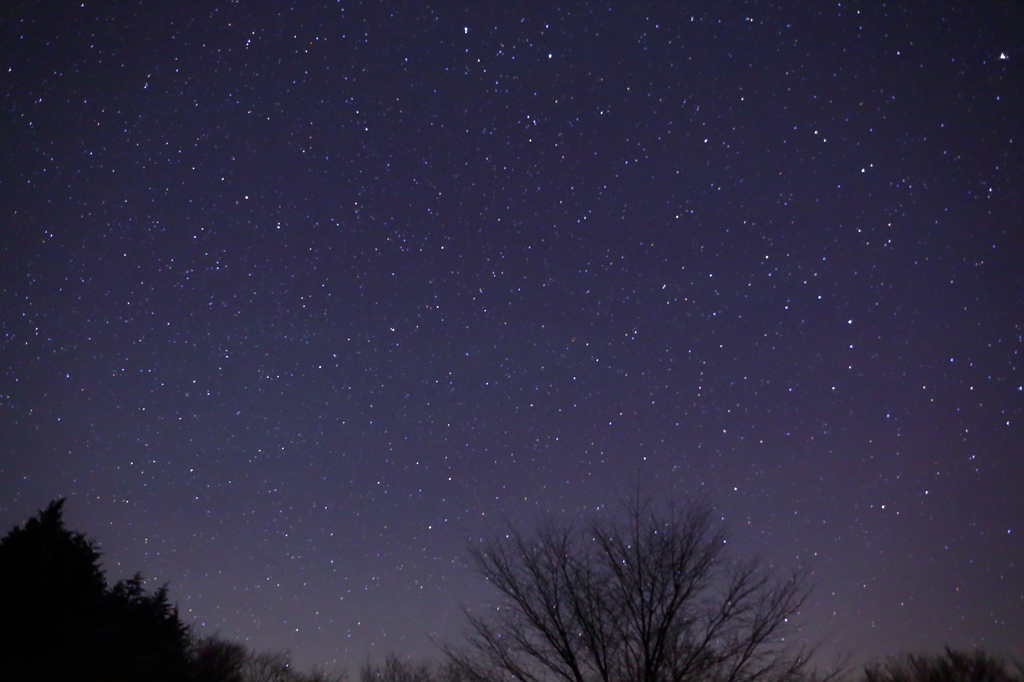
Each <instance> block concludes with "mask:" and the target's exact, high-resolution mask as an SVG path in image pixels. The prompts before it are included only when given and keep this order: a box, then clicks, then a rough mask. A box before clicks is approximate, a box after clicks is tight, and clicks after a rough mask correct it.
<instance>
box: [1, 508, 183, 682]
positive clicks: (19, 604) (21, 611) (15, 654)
mask: <svg viewBox="0 0 1024 682" xmlns="http://www.w3.org/2000/svg"><path fill="white" fill-rule="evenodd" d="M63 509H64V500H55V501H53V502H51V503H50V504H49V505H48V506H47V507H46V509H43V510H41V511H40V512H39V513H38V515H36V516H35V517H33V518H31V519H29V520H28V522H26V523H25V525H24V526H16V527H15V528H13V529H12V530H11V531H10V532H9V533H8V534H7V535H6V536H5V537H4V538H3V539H2V540H0V678H2V679H4V680H24V681H26V682H28V681H34V680H82V681H83V682H87V681H90V680H105V681H109V682H120V681H124V682H131V681H134V680H140V681H141V680H152V681H154V682H160V681H163V680H166V681H168V682H171V681H172V680H184V679H186V678H187V675H188V668H187V652H188V645H189V632H188V628H187V626H185V625H184V624H183V623H182V622H181V620H180V619H179V617H178V610H177V608H176V607H175V606H173V605H172V604H171V603H170V602H169V601H168V598H167V588H166V586H164V587H160V588H158V589H157V590H156V591H155V592H152V593H150V592H147V591H146V590H145V589H144V588H143V580H142V576H141V575H139V574H136V575H135V576H134V577H133V578H130V579H128V580H121V581H118V582H117V583H115V584H114V585H109V584H108V582H107V580H106V577H105V575H104V571H103V569H102V567H101V564H100V552H99V550H98V549H97V547H96V544H95V543H94V542H93V541H92V540H89V539H88V538H86V537H85V536H84V535H83V534H81V533H78V532H75V531H70V530H68V529H67V528H65V527H64V518H63Z"/></svg>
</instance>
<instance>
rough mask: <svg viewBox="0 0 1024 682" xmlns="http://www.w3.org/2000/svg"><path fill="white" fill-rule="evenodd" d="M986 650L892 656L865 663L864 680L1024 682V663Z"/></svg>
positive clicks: (947, 650)
mask: <svg viewBox="0 0 1024 682" xmlns="http://www.w3.org/2000/svg"><path fill="white" fill-rule="evenodd" d="M1013 667H1014V668H1016V670H1011V669H1010V668H1009V667H1008V666H1007V664H1006V661H1005V660H1003V659H1002V658H1000V657H998V656H994V655H992V654H988V653H986V652H984V651H982V650H980V649H979V650H977V651H974V652H972V653H967V652H964V651H957V650H956V649H952V648H950V647H948V646H947V647H946V648H945V650H944V651H943V653H941V654H931V655H928V654H903V655H900V656H890V657H888V658H886V659H884V660H882V661H880V662H876V663H872V664H870V665H867V666H865V668H864V675H863V680H864V682H1024V665H1021V663H1019V662H1017V661H1014V662H1013Z"/></svg>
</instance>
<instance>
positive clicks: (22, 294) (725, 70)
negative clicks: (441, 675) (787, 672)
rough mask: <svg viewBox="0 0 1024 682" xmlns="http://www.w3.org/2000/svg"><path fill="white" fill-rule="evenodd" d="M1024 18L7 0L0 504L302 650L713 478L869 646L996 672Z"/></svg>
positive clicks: (902, 8) (1013, 531) (429, 614)
mask: <svg viewBox="0 0 1024 682" xmlns="http://www.w3.org/2000/svg"><path fill="white" fill-rule="evenodd" d="M1022 44H1024V13H1022V10H1021V7H1020V6H1019V5H1017V4H1015V3H1010V2H998V1H995V0H993V1H991V2H978V3H945V2H935V3H910V4H904V3H867V2H842V3H835V2H831V3H795V2H780V3H768V2H740V1H737V2H723V3H704V2H700V3H689V4H680V3H640V4H636V3H633V4H631V3H617V2H610V3H597V4H593V3H569V4H558V3H555V4H551V3H500V4H497V5H492V4H486V3H485V4H472V3H466V4H462V3H454V2H452V3H412V4H401V3H393V2H365V3H358V2H353V3H345V2H336V3H335V2H331V3H327V2H324V3H298V4H285V3H270V2H260V1H254V2H249V1H247V0H235V1H230V2H221V1H218V2H211V3H206V4H203V5H202V6H199V5H193V4H188V3H185V4H178V3H151V2H117V3H114V2H106V1H100V2H89V1H88V0H87V1H86V2H84V3H82V2H78V3H67V2H57V1H55V2H46V3H25V2H20V3H12V4H10V5H9V6H7V7H5V8H4V9H2V10H0V112H2V123H0V136H2V137H0V139H2V144H0V149H2V154H0V159H2V161H0V216H2V218H0V301H2V305H0V327H2V332H3V335H2V340H0V522H2V523H3V526H4V530H5V531H6V530H7V529H9V528H10V527H11V526H13V525H14V524H17V523H21V522H23V521H24V520H25V519H26V518H28V517H29V516H30V515H31V514H33V513H34V512H35V511H36V510H37V509H39V508H41V507H43V506H45V505H46V503H47V502H48V501H49V500H50V499H53V498H56V497H62V496H66V497H68V498H69V499H68V503H67V506H66V516H67V519H68V522H69V525H70V526H71V527H73V528H77V529H79V530H82V531H84V532H86V533H87V534H89V535H90V536H92V537H95V538H97V539H98V540H99V541H100V544H101V546H102V549H103V551H104V560H105V566H106V569H107V574H108V577H110V578H113V579H116V578H120V577H125V576H127V575H130V574H131V573H133V572H134V571H136V570H141V571H143V573H144V574H145V575H146V576H147V577H148V578H151V579H154V580H156V581H159V582H163V581H170V593H171V597H172V599H175V600H177V602H178V604H179V606H180V608H181V611H182V613H183V615H184V616H185V617H186V618H187V619H188V620H189V621H190V622H195V623H197V624H200V625H201V627H202V628H203V629H204V631H208V632H220V633H221V634H222V635H224V636H226V637H229V638H237V639H240V640H243V641H245V642H247V643H248V644H250V645H252V646H254V647H256V648H269V649H289V650H290V651H291V652H292V654H293V656H294V658H295V660H296V661H297V662H298V663H299V664H300V665H303V666H305V665H308V664H312V663H332V662H335V663H338V664H341V665H347V666H350V667H355V666H358V665H359V664H360V663H362V662H364V661H365V660H366V659H367V657H368V656H369V657H370V658H372V659H376V658H378V657H380V656H382V655H384V654H385V653H388V652H390V651H395V652H397V653H399V654H400V655H408V656H413V657H418V656H433V655H436V648H435V647H434V645H433V644H432V643H431V638H433V639H434V640H435V641H439V640H441V639H444V638H454V637H457V636H458V634H459V632H460V630H461V627H462V624H463V615H462V612H461V607H462V606H466V607H469V608H474V607H478V606H479V605H481V604H482V603H484V602H485V601H486V599H487V598H488V596H489V592H488V591H487V589H486V586H485V585H481V584H479V582H477V581H476V579H475V578H474V577H473V576H472V574H471V573H470V571H469V570H468V568H467V567H466V565H465V562H464V558H465V557H464V548H465V546H466V543H467V541H469V540H470V539H471V538H478V537H480V536H481V535H482V534H486V533H489V532H492V531H494V530H495V529H497V528H500V527H501V524H502V522H503V520H504V519H509V518H510V519H514V520H517V521H520V522H522V523H525V524H529V523H530V522H531V521H532V520H534V519H537V518H539V517H540V516H541V515H543V514H549V513H550V514H569V515H571V514H573V513H577V512H579V511H581V510H583V509H593V508H596V507H600V506H601V505H612V504H613V503H614V501H615V499H616V498H617V497H619V496H621V495H623V494H625V493H627V492H628V490H629V485H630V481H635V480H637V478H638V477H639V478H641V479H643V480H647V481H650V482H651V485H653V486H655V487H658V488H659V489H662V490H673V491H675V493H676V494H678V495H680V496H683V497H686V496H697V495H705V496H707V497H708V499H710V500H712V502H713V503H714V504H715V505H716V508H717V509H718V511H720V512H721V516H722V517H723V518H724V519H725V520H726V522H727V523H728V524H729V526H730V528H731V529H732V530H731V536H730V538H731V539H730V544H735V545H736V553H737V554H738V555H740V556H742V555H744V554H747V553H762V554H765V555H767V556H768V557H770V558H771V560H772V561H773V562H774V563H776V564H778V565H781V566H786V565H791V564H795V563H809V564H810V565H811V566H812V567H813V573H814V580H815V583H816V584H817V588H816V591H815V593H814V596H813V598H812V600H811V603H810V604H809V606H808V608H807V611H806V616H807V624H806V626H805V627H804V632H805V634H806V636H807V638H808V640H809V641H821V642H822V643H823V645H824V651H825V652H826V653H836V652H840V651H848V652H852V653H853V654H854V658H855V660H862V659H864V658H866V657H870V656H874V655H878V654H884V653H893V652H896V651H898V650H903V649H912V650H919V649H937V648H938V647H940V646H942V645H943V644H946V643H949V644H952V645H954V646H974V645H981V646H985V647H986V648H989V649H992V650H996V651H1002V652H1005V653H1009V654H1013V655H1016V656H1018V657H1024V648H1022V646H1024V643H1022V641H1021V639H1020V633H1021V632H1022V631H1024V543H1022V540H1021V539H1022V537H1024V501H1022V500H1024V498H1022V496H1021V490H1022V486H1024V450H1022V445H1021V444H1022V442H1024V438H1022V437H1024V429H1022V420H1024V388H1022V386H1024V367H1022V362H1024V357H1022V350H1024V344H1022V333H1024V331H1022V330H1024V269H1022V267H1021V263H1022V262H1024V239H1022V237H1024V224H1022V217H1024V188H1022V184H1021V178H1022V177H1024V163H1022V162H1024V154H1022V151H1021V149H1022V142H1024V106H1022V104H1024V101H1022V99H1024V78H1022V75H1024V74H1022V70H1021V64H1022V59H1021V58H1022V56H1024V55H1022V54H1021V53H1020V52H1019V50H1020V45H1022Z"/></svg>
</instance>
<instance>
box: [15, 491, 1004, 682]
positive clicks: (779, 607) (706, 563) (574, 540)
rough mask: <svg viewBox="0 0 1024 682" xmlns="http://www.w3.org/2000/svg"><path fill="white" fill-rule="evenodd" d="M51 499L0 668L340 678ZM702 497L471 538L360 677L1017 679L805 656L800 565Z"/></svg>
mask: <svg viewBox="0 0 1024 682" xmlns="http://www.w3.org/2000/svg"><path fill="white" fill-rule="evenodd" d="M63 507H64V500H56V501H54V502H51V503H50V504H49V506H47V507H46V508H45V509H43V510H41V511H40V512H39V513H38V514H37V515H36V516H34V517H33V518H31V519H29V520H28V521H27V522H26V523H25V524H24V525H23V526H16V527H15V528H13V529H12V530H11V531H10V532H9V533H8V534H7V535H6V536H5V537H4V538H3V539H0V680H11V681H13V682H58V681H68V682H72V681H74V682H142V681H146V682H149V681H152V682H342V681H343V680H346V679H347V674H346V673H345V671H327V670H324V669H313V670H311V671H306V672H299V671H296V670H294V669H293V668H292V666H291V664H290V661H289V658H288V655H287V654H286V653H282V652H257V651H252V650H250V649H249V648H247V647H245V646H244V645H242V644H240V643H237V642H232V641H229V640H225V639H222V638H220V637H216V636H204V635H202V634H201V633H199V632H198V631H196V630H195V629H194V628H193V627H191V626H189V625H187V624H186V623H184V622H183V621H182V620H181V618H180V615H179V613H178V609H177V607H176V606H175V605H174V604H172V603H171V601H170V600H169V598H168V590H167V586H166V585H164V586H162V587H159V588H157V589H156V590H154V591H147V590H146V589H145V588H144V586H143V579H142V576H141V575H139V574H136V575H135V576H133V577H132V578H129V579H126V580H119V581H117V582H115V583H113V584H110V583H109V582H108V581H107V580H106V577H105V575H104V571H103V569H102V566H101V563H100V552H99V551H98V549H97V547H96V545H95V543H94V542H93V541H92V540H90V539H88V538H86V537H85V536H84V535H83V534H82V533H79V532H76V531H72V530H69V529H67V528H66V527H65V525H64V520H63ZM726 547H727V545H726V543H725V535H724V532H723V530H722V528H721V527H720V526H719V525H718V524H717V523H716V522H715V519H714V515H713V514H712V509H711V507H710V506H709V505H708V504H707V503H704V502H695V503H689V504H676V503H674V502H673V501H671V500H668V501H655V500H654V499H653V498H651V497H648V496H644V495H642V494H639V493H638V494H636V495H634V496H633V497H632V498H630V499H627V500H625V501H623V502H622V504H621V505H620V507H618V508H617V510H615V511H614V512H603V513H595V514H592V515H590V516H589V517H587V518H584V519H582V520H568V521H566V520H554V519H549V520H547V521H545V522H542V523H541V524H540V525H539V526H538V527H536V528H534V529H532V530H529V531H527V530H524V529H523V528H522V527H520V526H518V525H516V524H511V523H510V524H509V525H508V527H507V528H506V529H504V530H503V532H500V533H497V534H495V535H493V536H492V537H490V538H485V539H482V540H481V541H479V542H477V543H474V544H472V545H471V546H470V548H469V557H470V560H471V562H472V564H473V566H474V567H475V568H476V570H477V572H478V574H479V575H480V576H481V577H482V578H483V579H485V580H486V581H487V582H488V583H490V584H491V585H492V586H493V587H494V590H495V594H496V597H495V600H494V602H493V603H492V604H491V605H490V606H489V607H488V608H487V609H486V610H484V611H477V612H469V611H467V612H466V623H467V624H466V631H465V636H464V638H463V639H462V640H461V641H459V642H446V643H442V644H441V645H440V653H441V654H442V655H441V658H440V661H439V662H419V663H413V662H407V661H404V660H402V659H399V658H398V657H397V656H394V655H391V656H389V657H387V658H385V659H384V660H383V661H382V662H379V663H367V664H366V665H364V666H363V667H362V668H361V669H360V671H359V675H358V676H359V682H829V681H830V680H833V679H838V678H851V677H856V678H857V682H1024V668H1022V667H1021V665H1020V664H1019V663H1017V662H1015V661H1010V662H1007V661H1006V660H1004V659H1002V658H1000V657H997V656H994V655H991V654H988V653H986V652H984V651H975V652H961V651H956V650H953V649H949V648H947V649H945V650H944V651H943V652H942V653H939V654H930V655H902V656H896V657H890V658H887V659H883V660H880V661H877V662H875V663H872V664H870V665H868V666H866V667H864V668H863V669H861V670H859V671H849V670H843V669H841V668H835V669H830V670H822V669H820V668H817V667H815V666H814V656H813V651H811V650H808V649H807V648H805V647H803V646H801V645H800V644H798V641H799V639H798V638H797V637H794V634H795V628H796V623H797V616H798V615H799V613H800V610H801V607H802V605H803V603H804V601H805V599H806V598H807V595H808V591H809V585H808V582H807V573H806V572H805V571H802V570H799V569H798V570H794V571H791V572H788V573H780V572H778V571H777V570H774V569H771V568H770V567H769V566H768V565H767V564H766V563H765V562H764V561H762V560H760V559H758V558H752V559H747V560H737V559H735V558H733V557H730V556H728V555H727V554H726V551H725V549H726Z"/></svg>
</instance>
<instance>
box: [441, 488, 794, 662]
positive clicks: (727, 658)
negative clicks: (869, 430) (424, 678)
mask: <svg viewBox="0 0 1024 682" xmlns="http://www.w3.org/2000/svg"><path fill="white" fill-rule="evenodd" d="M713 519H714V517H713V515H712V510H711V508H710V506H709V505H707V504H703V503H695V504H691V505H684V506H677V505H674V504H665V505H657V504H655V503H654V502H653V501H651V500H650V499H647V498H644V497H643V496H640V495H637V496H636V497H635V498H633V499H630V500H627V501H624V502H623V504H622V506H621V508H620V509H619V510H618V513H617V514H615V513H612V514H610V515H604V514H595V515H592V516H590V517H589V518H587V519H585V520H584V521H583V522H582V523H573V522H560V521H548V522H546V523H543V524H541V525H540V526H539V528H537V529H536V530H535V531H533V532H531V533H527V532H524V531H523V530H522V529H521V528H519V527H518V526H517V525H515V524H510V525H509V527H508V529H507V530H506V532H503V533H500V534H496V535H494V536H492V537H490V538H488V539H485V540H484V541H483V542H482V543H480V544H477V545H473V546H471V548H470V553H471V556H472V559H473V562H474V565H475V566H476V569H477V571H478V573H480V574H481V575H482V576H483V577H484V578H485V579H486V580H487V581H488V582H489V583H490V584H491V585H493V586H494V588H495V589H496V590H497V592H498V594H499V595H500V597H499V601H498V603H497V604H496V605H495V606H494V609H493V610H492V611H489V612H486V613H483V614H467V615H468V618H469V628H468V633H467V642H468V643H467V644H466V645H465V646H462V647H452V646H449V647H447V649H446V651H447V654H448V656H449V659H450V660H451V661H452V663H453V664H454V665H456V666H457V668H458V669H459V670H460V671H461V673H462V674H463V676H464V677H466V678H468V679H470V680H474V681H475V682H498V681H499V680H512V679H514V680H520V681H523V682H545V681H548V680H560V681H561V682H785V681H788V680H793V679H797V678H798V677H800V675H801V673H803V672H804V670H805V667H806V665H807V657H806V656H805V652H804V651H803V650H802V649H800V648H799V647H797V646H795V645H794V644H793V640H792V638H790V639H788V640H787V638H786V635H787V634H791V633H792V631H793V629H794V627H795V625H794V622H793V619H794V616H796V615H797V613H798V612H799V610H800V608H801V605H802V603H803V601H804V599H805V596H806V594H807V584H806V581H805V574H804V573H802V572H801V571H794V572H792V573H788V574H785V575H777V574H776V573H774V572H773V571H771V570H768V568H767V566H766V565H765V563H764V562H762V561H760V560H758V559H756V558H755V559H751V560H747V561H734V560H731V559H730V558H729V557H727V556H726V555H725V543H724V536H723V533H722V531H721V529H720V528H719V527H718V526H717V525H716V524H715V523H714V520H713Z"/></svg>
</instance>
